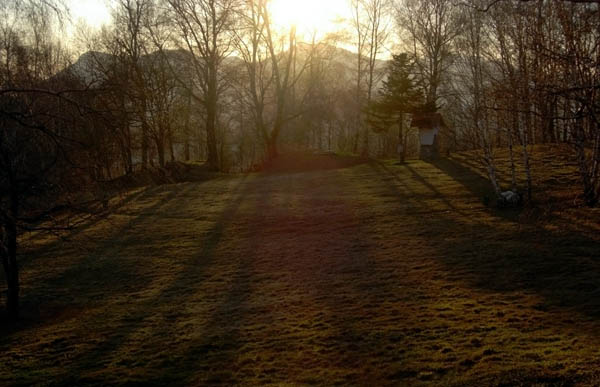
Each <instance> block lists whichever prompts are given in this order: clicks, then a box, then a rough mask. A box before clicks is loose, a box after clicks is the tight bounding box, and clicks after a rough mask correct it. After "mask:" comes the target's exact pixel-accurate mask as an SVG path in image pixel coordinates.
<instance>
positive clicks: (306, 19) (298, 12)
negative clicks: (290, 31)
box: [68, 0, 348, 33]
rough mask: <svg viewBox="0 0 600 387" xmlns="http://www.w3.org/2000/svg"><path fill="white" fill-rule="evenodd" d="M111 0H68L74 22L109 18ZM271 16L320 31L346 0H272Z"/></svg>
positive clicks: (344, 13)
mask: <svg viewBox="0 0 600 387" xmlns="http://www.w3.org/2000/svg"><path fill="white" fill-rule="evenodd" d="M108 4H110V0H68V5H69V7H70V8H71V15H72V17H73V22H74V23H78V22H79V21H80V20H82V21H85V22H86V23H87V24H89V25H90V26H92V27H100V26H101V25H102V24H103V23H107V22H108V21H109V19H110V12H109V6H108ZM271 11H272V13H273V19H274V21H275V22H276V23H278V24H280V25H282V26H286V27H287V26H289V25H291V24H295V25H296V26H297V27H298V29H299V30H313V29H317V30H319V31H320V32H322V33H326V32H331V31H332V30H335V29H337V26H336V25H335V23H334V20H335V19H339V18H340V17H348V3H347V0H273V2H272V8H271Z"/></svg>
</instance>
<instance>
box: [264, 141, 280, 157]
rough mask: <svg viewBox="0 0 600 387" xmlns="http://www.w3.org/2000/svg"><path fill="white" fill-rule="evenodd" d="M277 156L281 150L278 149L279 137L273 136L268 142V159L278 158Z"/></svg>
mask: <svg viewBox="0 0 600 387" xmlns="http://www.w3.org/2000/svg"><path fill="white" fill-rule="evenodd" d="M277 156H279V152H278V151H277V138H276V137H273V136H271V138H269V141H268V142H267V160H268V161H271V160H273V159H276V158H277Z"/></svg>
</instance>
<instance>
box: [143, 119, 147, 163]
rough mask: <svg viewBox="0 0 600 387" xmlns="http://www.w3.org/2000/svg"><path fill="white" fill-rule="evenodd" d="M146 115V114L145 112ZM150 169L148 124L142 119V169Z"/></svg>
mask: <svg viewBox="0 0 600 387" xmlns="http://www.w3.org/2000/svg"><path fill="white" fill-rule="evenodd" d="M144 114H145V112H144ZM147 167H148V123H147V122H146V120H145V119H142V169H146V168H147Z"/></svg>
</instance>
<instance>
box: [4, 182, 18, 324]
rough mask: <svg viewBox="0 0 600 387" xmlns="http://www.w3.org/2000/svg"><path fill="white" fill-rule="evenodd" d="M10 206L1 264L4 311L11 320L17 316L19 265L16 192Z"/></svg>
mask: <svg viewBox="0 0 600 387" xmlns="http://www.w3.org/2000/svg"><path fill="white" fill-rule="evenodd" d="M10 199H11V208H10V214H9V217H8V219H7V220H6V223H5V229H4V232H5V238H6V240H5V243H6V250H5V252H4V253H3V254H2V265H3V266H4V272H5V274H6V285H7V295H6V311H7V313H8V317H9V319H11V320H17V319H18V318H19V292H20V284H19V266H18V263H17V224H16V219H17V217H18V213H19V212H18V210H19V201H18V197H17V194H16V193H14V192H13V193H12V194H11V198H10Z"/></svg>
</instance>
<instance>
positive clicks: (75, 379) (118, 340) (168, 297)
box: [61, 179, 250, 385]
mask: <svg viewBox="0 0 600 387" xmlns="http://www.w3.org/2000/svg"><path fill="white" fill-rule="evenodd" d="M246 192H247V185H246V184H245V179H242V181H241V182H239V183H238V185H237V186H236V187H235V188H234V189H233V192H232V193H231V195H232V200H231V201H229V202H228V203H227V205H226V207H225V208H224V209H223V210H222V212H221V213H220V214H219V215H218V217H217V219H216V221H215V222H214V224H213V226H212V227H211V228H210V229H209V230H208V231H207V232H206V233H205V236H204V238H202V239H201V240H200V241H199V242H198V245H199V250H198V252H197V253H196V254H194V256H193V257H192V258H190V259H188V260H187V261H184V262H182V267H181V268H180V269H179V270H178V273H177V274H176V275H175V277H174V278H173V279H172V280H170V283H169V285H168V286H166V287H164V288H163V289H161V290H160V292H159V293H157V294H156V295H155V296H151V297H148V298H146V299H143V300H141V301H139V302H136V303H134V304H132V305H131V306H130V307H129V308H128V309H127V313H126V316H122V317H123V318H121V319H120V320H119V322H118V324H117V325H116V326H114V327H112V328H111V331H110V333H109V334H108V335H107V336H106V337H105V338H104V339H103V340H102V341H101V342H99V343H98V344H97V345H95V346H94V347H93V348H91V349H90V350H88V351H87V352H86V353H85V354H84V355H83V356H80V357H79V358H78V359H77V361H76V362H74V363H73V364H71V365H70V366H69V367H68V368H67V369H66V370H65V371H66V372H65V379H64V380H62V381H61V383H63V384H70V383H74V384H81V383H91V384H105V383H109V382H112V381H111V379H107V378H113V377H114V378H117V379H115V380H114V381H117V380H119V379H118V374H115V375H110V374H107V373H100V374H98V376H97V377H96V376H91V377H86V378H84V379H82V378H81V377H80V375H82V374H83V373H87V374H90V373H91V374H94V370H96V371H99V370H102V367H103V365H104V364H106V361H107V359H109V358H113V357H114V355H115V354H116V353H117V352H118V351H119V350H121V349H125V350H126V352H130V351H134V350H136V348H124V345H126V343H127V341H128V340H129V339H131V338H132V337H133V336H134V335H135V334H136V333H138V332H139V331H140V330H143V334H144V335H145V336H146V337H147V339H148V340H149V341H150V342H155V341H160V342H162V341H164V340H165V339H166V338H169V337H172V336H173V335H174V333H175V332H174V329H175V327H174V326H173V325H172V323H173V321H175V320H177V318H178V316H180V315H182V314H184V313H185V312H184V309H185V305H186V303H187V302H188V300H189V298H191V297H193V296H195V295H196V293H197V292H198V289H199V288H200V286H202V284H203V281H204V280H206V273H207V271H208V269H209V268H210V267H211V266H212V265H214V264H215V261H214V259H215V252H216V249H217V247H218V245H219V243H220V241H221V239H222V238H223V235H224V232H225V230H226V229H227V227H228V226H229V224H230V223H231V222H232V221H233V220H234V218H235V215H236V213H237V211H238V209H239V207H240V205H241V203H242V202H243V201H244V198H245V194H246ZM175 201H176V200H175ZM111 261H112V263H113V264H114V260H111ZM244 270H246V266H245V265H244V264H243V262H240V265H239V270H238V273H237V277H238V278H240V279H242V280H241V281H239V282H238V283H235V284H234V286H233V287H232V288H231V289H230V290H228V291H227V293H224V294H223V296H224V297H225V299H224V301H223V303H222V305H221V306H220V307H219V309H217V310H216V311H215V312H214V315H215V316H219V319H217V317H214V318H213V322H211V323H209V325H208V327H209V330H210V327H213V328H216V327H219V326H222V324H223V323H224V321H223V320H222V319H220V318H221V317H222V315H223V313H224V312H223V311H226V310H229V309H230V308H239V307H241V305H242V304H243V302H244V300H245V297H247V293H248V288H249V286H250V285H249V279H248V275H247V274H246V273H245V272H244ZM132 274H133V275H135V273H132ZM113 275H115V276H122V273H120V272H118V270H117V271H115V270H114V269H113ZM140 277H141V276H140ZM133 281H134V282H133V286H132V284H131V283H129V284H127V288H126V289H123V288H122V287H123V286H121V289H120V291H123V290H125V291H127V290H133V288H138V287H148V286H150V285H151V284H150V283H149V281H148V280H140V279H137V283H136V282H135V281H136V280H135V279H133ZM103 286H106V284H103ZM94 290H95V288H94ZM110 291H115V289H114V288H113V289H112V290H110ZM117 317H119V316H117ZM150 319H151V320H158V321H157V322H154V323H149V322H148V320H150ZM206 334H207V337H212V336H210V332H209V331H207V332H206ZM235 342H236V338H235V337H234V336H233V334H230V335H229V336H224V337H220V338H218V339H217V340H216V342H215V343H214V344H213V342H212V341H207V343H206V344H204V345H200V346H199V347H198V349H197V350H196V351H192V353H190V354H188V356H183V357H182V356H180V355H178V354H177V348H173V353H172V356H170V357H169V358H165V359H164V360H163V361H162V364H161V370H160V372H158V373H159V375H158V376H156V377H154V378H153V376H151V375H146V377H144V379H143V380H144V385H165V384H173V383H175V384H186V380H187V379H188V378H189V373H193V372H194V371H197V369H195V367H194V362H195V361H196V360H197V359H198V357H196V356H201V354H202V352H203V351H204V352H207V353H208V352H210V350H211V348H213V347H212V346H217V345H219V344H218V343H221V344H223V345H224V346H234V347H235ZM138 360H139V361H140V362H141V361H143V360H142V359H138ZM146 360H147V359H146ZM129 361H133V362H134V363H135V362H136V360H131V359H121V361H120V364H119V365H121V366H125V365H128V362H129ZM141 366H143V363H142V364H139V363H138V364H136V367H141ZM136 367H134V368H136ZM153 374H156V372H154V373H153ZM119 383H120V382H119Z"/></svg>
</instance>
